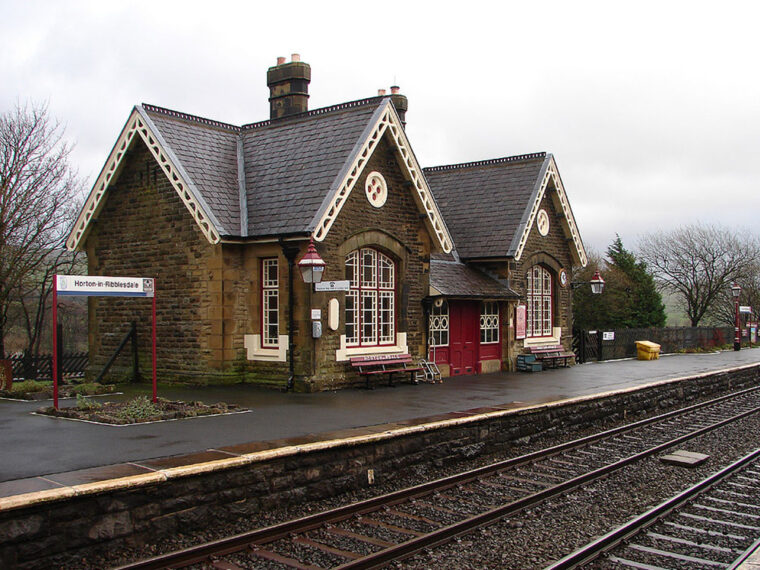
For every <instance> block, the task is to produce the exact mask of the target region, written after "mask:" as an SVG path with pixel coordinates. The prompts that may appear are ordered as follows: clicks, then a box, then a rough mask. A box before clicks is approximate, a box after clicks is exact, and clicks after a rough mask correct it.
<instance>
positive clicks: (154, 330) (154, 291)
mask: <svg viewBox="0 0 760 570" xmlns="http://www.w3.org/2000/svg"><path fill="white" fill-rule="evenodd" d="M152 336H153V354H152V359H153V403H154V404H155V403H156V402H157V401H158V396H157V394H156V280H155V279H154V280H153V330H152Z"/></svg>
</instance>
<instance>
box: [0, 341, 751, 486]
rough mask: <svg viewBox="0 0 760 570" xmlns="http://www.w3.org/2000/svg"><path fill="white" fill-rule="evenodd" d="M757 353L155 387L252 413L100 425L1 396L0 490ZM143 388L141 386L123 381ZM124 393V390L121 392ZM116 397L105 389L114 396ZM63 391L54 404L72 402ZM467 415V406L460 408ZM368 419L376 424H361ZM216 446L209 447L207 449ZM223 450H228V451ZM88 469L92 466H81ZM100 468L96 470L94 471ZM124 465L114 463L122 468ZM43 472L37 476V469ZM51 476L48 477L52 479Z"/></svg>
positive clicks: (652, 377)
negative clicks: (305, 384)
mask: <svg viewBox="0 0 760 570" xmlns="http://www.w3.org/2000/svg"><path fill="white" fill-rule="evenodd" d="M756 362H760V349H752V350H749V349H743V350H741V351H740V352H733V351H729V352H722V353H716V354H691V355H686V354H683V355H665V356H663V357H662V358H660V359H659V360H654V361H646V362H642V361H637V360H622V361H615V362H602V363H589V364H583V365H579V366H574V367H571V368H563V369H557V370H546V371H544V372H540V373H534V374H526V373H498V374H484V375H480V376H470V377H457V378H447V379H444V382H443V383H442V384H419V385H416V386H415V385H409V384H401V385H398V386H397V387H396V388H389V387H386V386H382V385H380V386H379V387H378V388H377V389H376V390H373V391H367V390H359V389H357V390H342V391H339V392H322V393H317V394H293V393H287V394H285V393H281V392H276V391H271V390H263V389H260V388H257V387H254V386H250V385H240V384H239V385H234V386H225V387H205V388H182V389H180V388H166V389H162V388H159V395H160V396H162V397H166V398H172V399H182V400H202V401H204V402H207V403H211V402H215V401H225V402H229V403H237V404H240V405H241V406H245V407H247V408H249V409H250V412H247V413H240V414H233V415H226V416H214V417H201V418H192V419H186V420H180V421H173V422H159V423H153V424H137V425H130V426H105V425H96V424H89V423H83V422H75V421H67V420H60V419H55V418H50V417H45V416H37V415H32V414H31V412H32V411H34V410H36V409H37V408H39V407H40V406H42V405H48V404H47V403H46V402H14V401H8V400H0V433H2V434H3V443H2V461H0V497H3V496H6V497H7V496H11V495H15V494H19V493H24V492H29V491H31V490H39V489H41V488H45V485H46V484H47V485H49V486H55V485H56V484H58V485H62V484H63V485H65V484H69V485H70V484H75V483H76V482H86V481H90V480H93V479H99V478H102V477H103V473H104V472H107V469H106V470H105V471H104V468H100V469H96V468H99V467H100V466H111V465H115V464H122V465H123V464H125V463H130V462H139V463H140V464H141V465H147V466H152V467H154V468H161V467H166V466H170V465H172V464H176V461H178V460H177V459H176V458H173V456H178V455H183V454H184V455H185V456H187V455H190V457H189V458H188V457H185V458H183V459H182V460H181V461H182V462H183V463H185V464H186V463H187V462H188V460H193V459H195V460H197V461H204V460H205V461H207V460H209V459H214V458H218V457H219V456H224V453H225V451H224V450H227V452H240V453H245V452H250V451H255V450H261V449H271V448H274V447H282V446H285V445H293V444H295V443H299V442H308V441H319V440H321V439H333V438H336V437H341V436H342V437H345V436H346V435H351V434H355V433H357V431H356V430H364V433H367V432H373V431H374V432H377V431H379V429H381V428H380V427H378V426H383V427H382V429H383V430H384V429H387V426H388V424H393V425H411V424H415V423H423V420H428V421H429V420H430V419H431V418H432V417H435V418H436V419H441V418H442V417H457V416H461V415H463V413H462V412H466V411H469V412H470V413H473V411H474V410H476V409H480V408H490V409H505V408H511V407H518V406H522V405H525V404H532V403H542V402H549V401H557V400H563V399H567V398H573V397H577V396H583V395H590V394H596V393H602V392H609V391H614V390H619V389H624V388H629V387H632V386H637V385H643V384H648V383H651V382H655V381H658V380H665V379H672V378H679V377H684V376H693V375H696V374H700V373H704V372H711V371H715V370H721V369H726V368H733V367H735V366H740V365H744V364H750V363H756ZM130 390H137V391H141V392H143V393H147V392H149V390H150V388H149V386H147V385H141V386H138V387H130ZM121 397H127V395H124V396H121ZM117 398H118V397H116V396H109V399H112V400H115V399H117ZM73 404H74V401H72V400H69V401H67V400H62V401H61V406H67V405H73ZM465 415H466V414H465ZM366 426H376V427H374V428H372V427H366ZM211 449H215V450H220V449H221V450H223V451H214V452H206V450H211ZM227 456H229V453H228V454H227ZM88 470H89V471H88ZM96 471H97V475H95V474H94V473H95V472H96ZM123 474H124V473H123V472H119V473H116V472H114V475H113V476H121V475H123ZM42 475H45V476H46V477H44V478H40V477H39V476H42ZM51 482H52V483H51Z"/></svg>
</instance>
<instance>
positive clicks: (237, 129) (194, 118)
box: [142, 103, 240, 132]
mask: <svg viewBox="0 0 760 570" xmlns="http://www.w3.org/2000/svg"><path fill="white" fill-rule="evenodd" d="M142 107H143V109H145V110H146V111H148V112H150V113H158V114H160V115H167V116H169V117H174V118H175V119H184V120H186V121H193V122H195V123H201V124H203V125H208V126H211V127H219V128H223V129H230V130H232V131H235V132H240V127H238V126H237V125H232V124H230V123H223V122H221V121H215V120H213V119H207V118H205V117H199V116H197V115H190V114H188V113H182V112H180V111H174V110H173V109H166V108H164V107H158V106H156V105H150V104H148V103H143V104H142Z"/></svg>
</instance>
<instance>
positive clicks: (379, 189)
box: [364, 171, 388, 208]
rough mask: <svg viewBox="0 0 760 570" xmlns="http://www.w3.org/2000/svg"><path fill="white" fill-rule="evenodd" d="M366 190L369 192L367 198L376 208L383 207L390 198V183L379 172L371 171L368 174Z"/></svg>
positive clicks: (365, 184)
mask: <svg viewBox="0 0 760 570" xmlns="http://www.w3.org/2000/svg"><path fill="white" fill-rule="evenodd" d="M364 191H365V192H366V194H367V200H369V203H370V204H372V205H373V206H374V207H375V208H382V207H383V205H384V204H385V201H386V200H387V199H388V185H387V184H386V183H385V178H383V175H382V174H380V173H379V172H377V171H375V172H370V173H369V175H367V181H366V182H365V183H364Z"/></svg>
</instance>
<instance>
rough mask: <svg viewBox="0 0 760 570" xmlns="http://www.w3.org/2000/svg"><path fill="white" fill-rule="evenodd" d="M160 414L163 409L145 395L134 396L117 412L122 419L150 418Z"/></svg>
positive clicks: (117, 415)
mask: <svg viewBox="0 0 760 570" xmlns="http://www.w3.org/2000/svg"><path fill="white" fill-rule="evenodd" d="M160 416H161V409H160V408H159V407H158V406H157V405H156V404H154V403H153V402H152V401H151V400H150V398H148V397H147V396H145V395H141V396H137V397H136V398H133V399H132V400H130V401H129V402H127V403H126V405H125V406H124V407H123V408H121V409H120V410H119V411H118V412H117V414H116V417H118V418H119V419H122V420H132V419H134V420H148V419H150V418H155V417H160Z"/></svg>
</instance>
